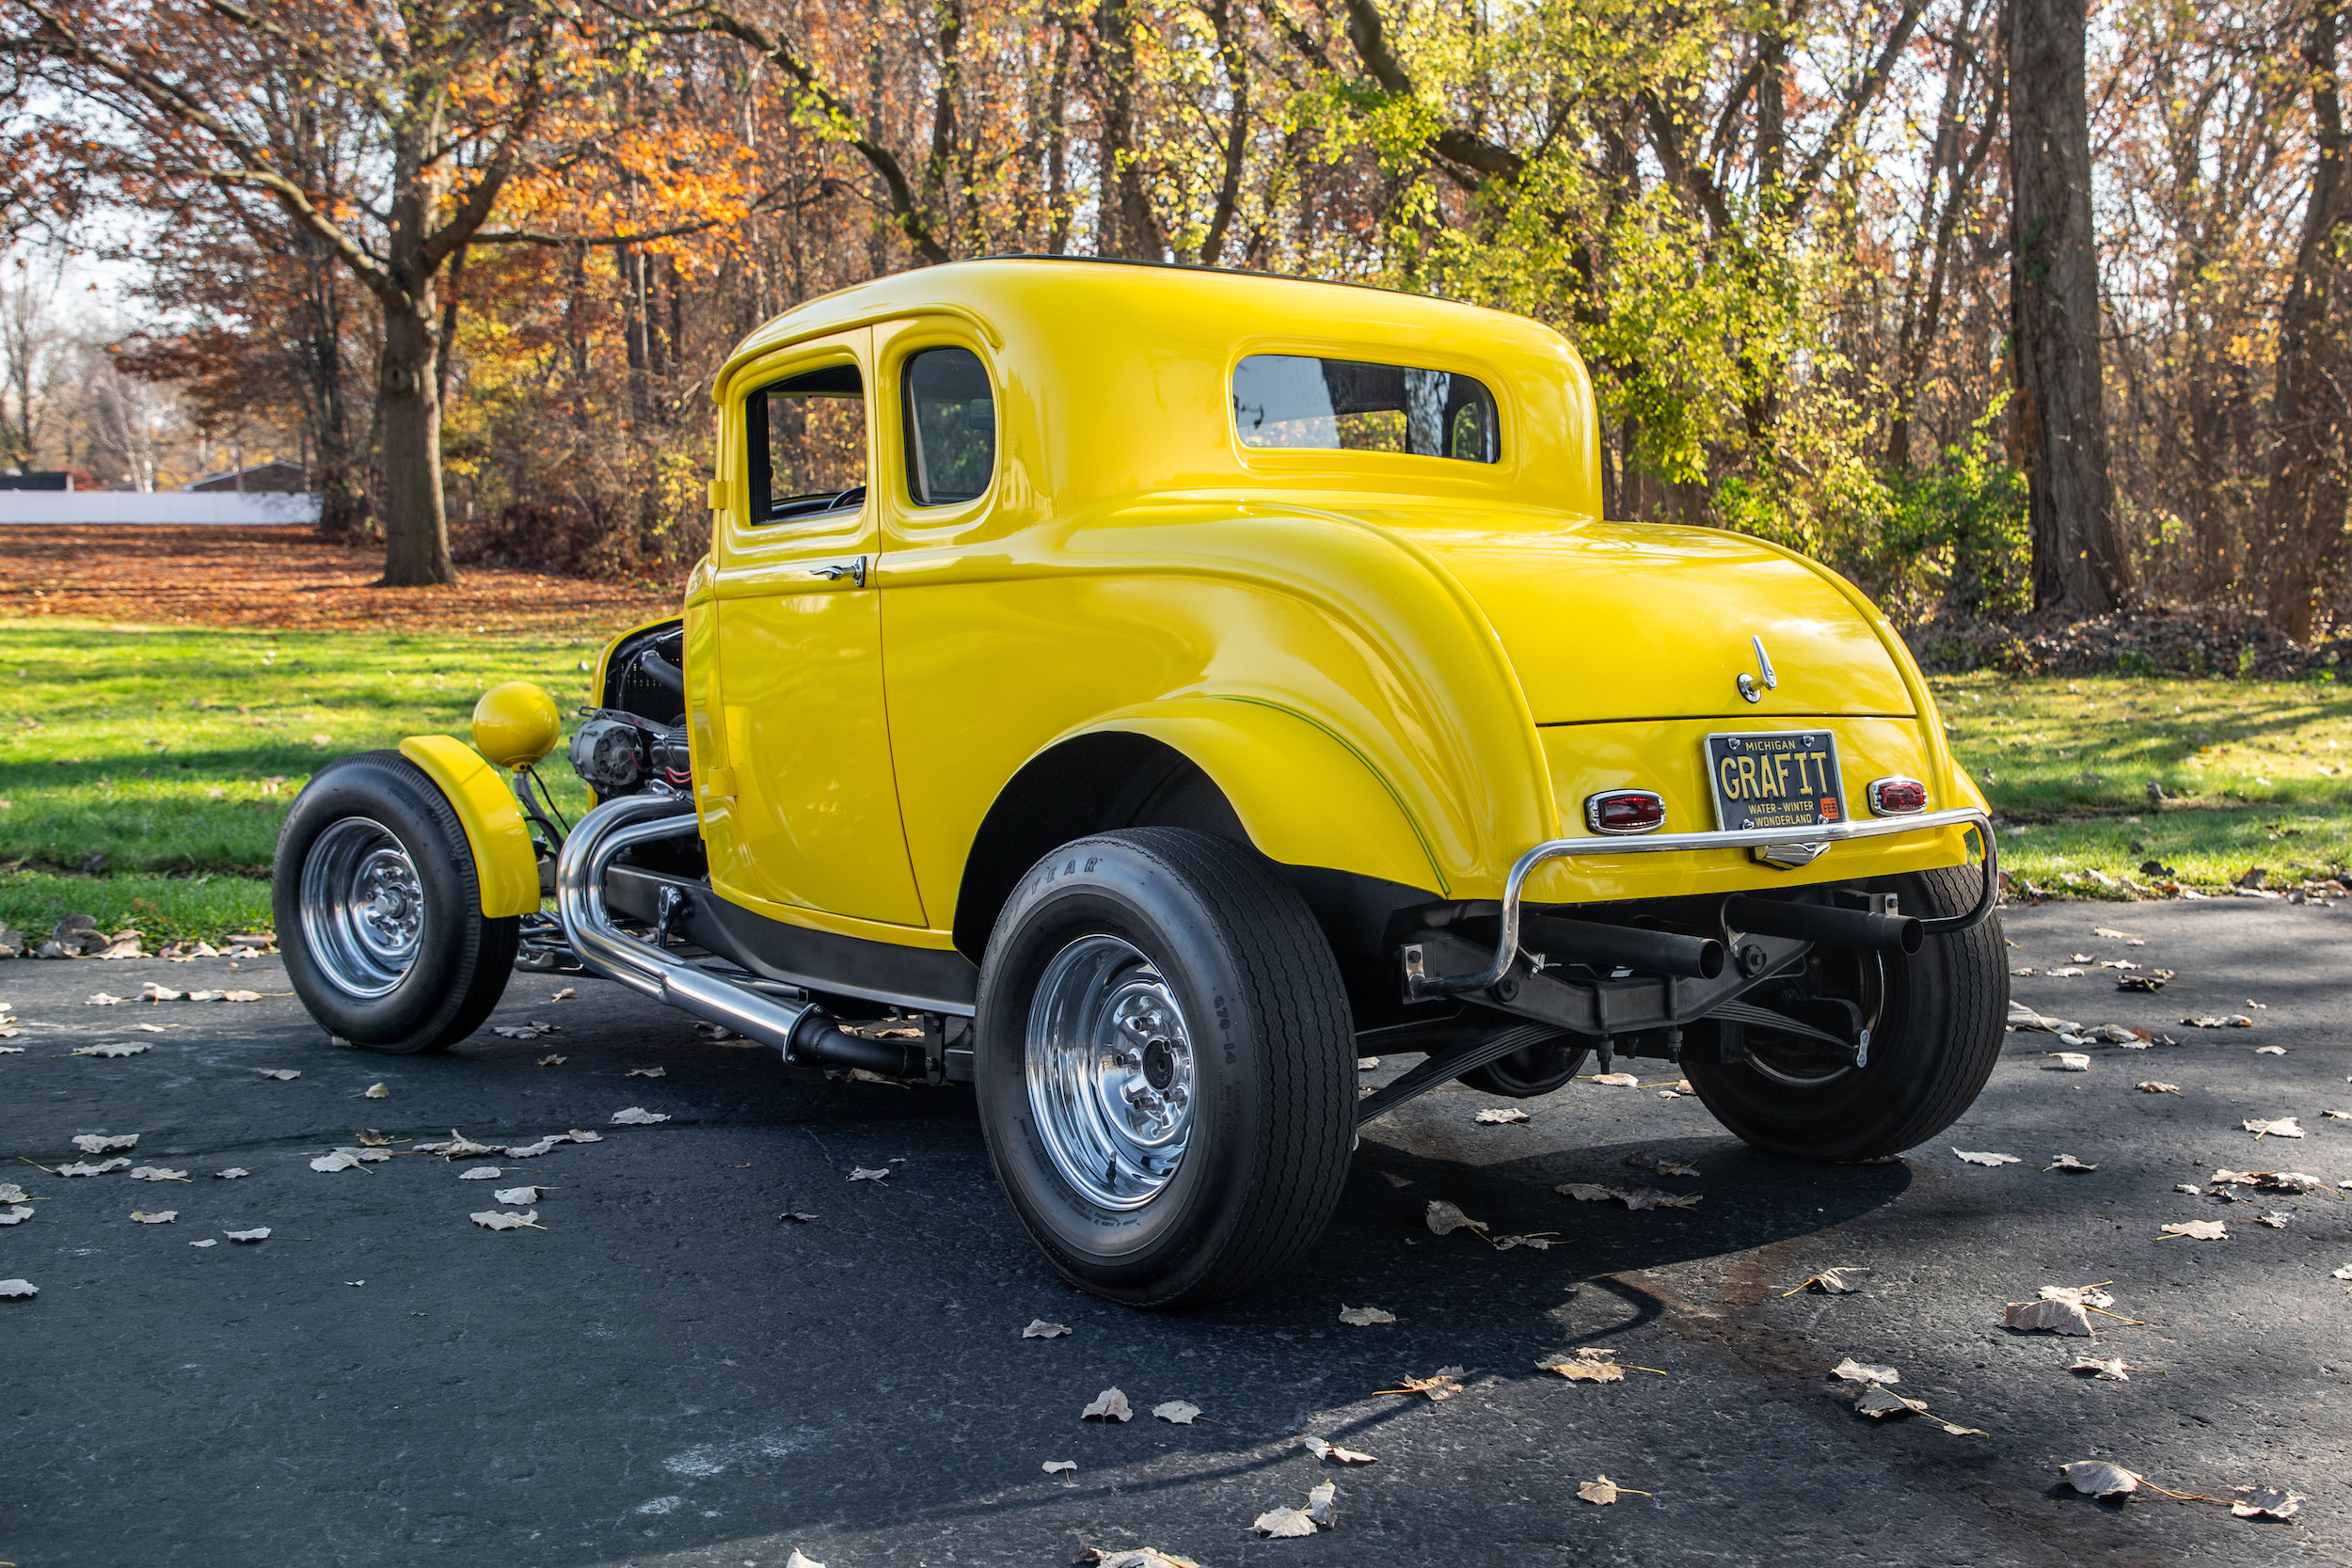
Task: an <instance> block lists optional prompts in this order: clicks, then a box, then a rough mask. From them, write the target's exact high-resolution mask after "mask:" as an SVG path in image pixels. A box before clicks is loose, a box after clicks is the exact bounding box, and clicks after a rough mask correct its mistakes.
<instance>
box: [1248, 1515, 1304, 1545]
mask: <svg viewBox="0 0 2352 1568" xmlns="http://www.w3.org/2000/svg"><path fill="white" fill-rule="evenodd" d="M1250 1528H1253V1529H1255V1530H1256V1531H1257V1532H1258V1533H1259V1534H1260V1535H1263V1536H1269V1537H1273V1538H1275V1539H1278V1540H1279V1539H1281V1538H1283V1537H1296V1536H1302V1535H1312V1534H1314V1532H1315V1522H1314V1521H1313V1520H1312V1519H1310V1518H1309V1517H1307V1511H1306V1510H1305V1509H1303V1508H1276V1509H1269V1510H1267V1511H1266V1512H1265V1513H1261V1514H1259V1515H1258V1517H1257V1518H1256V1520H1254V1521H1253V1522H1252V1524H1251V1527H1250Z"/></svg>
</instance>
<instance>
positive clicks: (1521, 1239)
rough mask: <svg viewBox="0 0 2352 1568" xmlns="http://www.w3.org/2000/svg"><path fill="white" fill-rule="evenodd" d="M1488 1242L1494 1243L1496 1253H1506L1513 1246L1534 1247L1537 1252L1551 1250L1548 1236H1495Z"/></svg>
mask: <svg viewBox="0 0 2352 1568" xmlns="http://www.w3.org/2000/svg"><path fill="white" fill-rule="evenodd" d="M1489 1240H1491V1241H1492V1242H1493V1243H1494V1244H1495V1250H1496V1251H1497V1252H1508V1251H1510V1250H1511V1249H1512V1248H1513V1247H1515V1246H1527V1247H1534V1249H1535V1250H1536V1251H1537V1252H1549V1251H1550V1250H1551V1247H1552V1245H1553V1243H1552V1241H1551V1238H1550V1237H1549V1235H1544V1236H1495V1237H1491V1238H1489Z"/></svg>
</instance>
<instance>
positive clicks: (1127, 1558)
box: [785, 1546, 1200, 1568]
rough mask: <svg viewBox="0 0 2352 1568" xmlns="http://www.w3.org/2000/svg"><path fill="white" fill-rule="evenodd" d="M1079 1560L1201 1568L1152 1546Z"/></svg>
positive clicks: (1131, 1567)
mask: <svg viewBox="0 0 2352 1568" xmlns="http://www.w3.org/2000/svg"><path fill="white" fill-rule="evenodd" d="M1078 1560H1079V1561H1080V1562H1082V1563H1087V1564H1089V1568H1200V1564H1199V1563H1198V1562H1195V1561H1193V1560H1192V1559H1190V1558H1188V1557H1182V1556H1179V1555H1178V1554H1176V1553H1174V1552H1163V1551H1158V1550H1156V1549H1154V1548H1152V1547H1150V1546H1137V1547H1136V1548H1134V1549H1133V1550H1130V1551H1110V1552H1106V1551H1104V1550H1103V1549H1102V1548H1101V1547H1099V1546H1089V1547H1087V1548H1086V1549H1085V1550H1084V1551H1082V1552H1080V1553H1079V1554H1078ZM785 1568H792V1565H791V1564H790V1563H787V1564H785Z"/></svg>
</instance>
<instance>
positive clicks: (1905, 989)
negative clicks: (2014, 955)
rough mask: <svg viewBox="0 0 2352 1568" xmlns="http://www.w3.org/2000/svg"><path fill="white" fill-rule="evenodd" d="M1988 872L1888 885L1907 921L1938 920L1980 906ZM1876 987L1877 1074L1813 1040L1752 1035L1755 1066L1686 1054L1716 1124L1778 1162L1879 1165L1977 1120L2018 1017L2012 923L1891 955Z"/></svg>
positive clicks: (1873, 1056) (1951, 870) (1873, 1053)
mask: <svg viewBox="0 0 2352 1568" xmlns="http://www.w3.org/2000/svg"><path fill="white" fill-rule="evenodd" d="M1981 875H1982V872H1981V868H1980V867H1977V866H1971V865H1960V866H1951V867H1947V868H1946V869H1943V870H1939V871H1925V872H1920V873H1917V874H1915V875H1913V876H1907V877H1900V878H1894V879H1889V881H1888V883H1887V887H1888V888H1889V890H1891V891H1894V892H1897V893H1899V895H1900V896H1901V899H1902V907H1903V909H1904V911H1906V912H1909V913H1914V914H1918V915H1921V916H1924V917H1929V918H1933V917H1937V916H1947V915H1953V914H1958V913H1961V912H1963V911H1966V910H1968V909H1970V908H1972V907H1973V906H1974V905H1975V903H1976V901H1977V895H1978V894H1979V891H1980V890H1981V887H1982V883H1981V881H1980V880H1979V878H1980V877H1981ZM1846 957H1848V958H1851V957H1852V956H1851V955H1847V956H1846ZM1871 979H1872V982H1873V984H1874V985H1875V987H1876V990H1877V995H1876V996H1875V997H1872V996H1871V995H1870V989H1871V988H1870V987H1863V988H1859V989H1858V994H1859V995H1861V996H1862V997H1863V999H1864V1001H1865V1003H1866V1004H1867V1003H1870V1002H1873V1001H1874V1002H1875V1009H1874V1010H1875V1011H1876V1013H1877V1016H1878V1026H1877V1027H1876V1028H1875V1029H1873V1031H1872V1034H1871V1040H1870V1053H1869V1061H1868V1063H1867V1065H1866V1066H1864V1067H1861V1068H1858V1069H1857V1068H1852V1067H1843V1068H1838V1067H1834V1066H1832V1065H1830V1064H1827V1063H1824V1062H1821V1061H1820V1060H1818V1059H1817V1058H1816V1057H1814V1056H1812V1055H1809V1054H1808V1053H1809V1051H1810V1048H1809V1047H1808V1046H1807V1045H1806V1043H1805V1042H1804V1041H1803V1040H1801V1039H1798V1038H1796V1037H1787V1036H1783V1037H1770V1036H1768V1035H1766V1034H1765V1032H1764V1031H1761V1030H1757V1029H1753V1028H1751V1029H1750V1030H1749V1031H1748V1036H1749V1039H1748V1049H1749V1051H1750V1053H1752V1056H1753V1058H1754V1059H1753V1060H1752V1061H1748V1062H1724V1061H1721V1060H1719V1059H1717V1058H1716V1055H1715V1053H1714V1051H1713V1049H1712V1047H1711V1046H1710V1047H1708V1048H1706V1049H1703V1050H1696V1051H1692V1052H1690V1053H1686V1054H1685V1056H1684V1057H1683V1062H1682V1069H1683V1071H1684V1073H1685V1074H1686V1075H1687V1076H1688V1077H1689V1078H1690V1080H1691V1086H1692V1088H1694V1089H1696V1090H1697V1091H1698V1095H1699V1099H1700V1100H1701V1101H1704V1102H1705V1104H1706V1106H1707V1108H1708V1110H1709V1111H1711V1112H1713V1113H1714V1115H1715V1119H1716V1120H1718V1121H1720V1122H1722V1123H1723V1124H1724V1127H1726V1128H1728V1129H1730V1131H1731V1132H1734V1133H1735V1134H1737V1135H1738V1136H1739V1137H1740V1138H1741V1139H1742V1140H1744V1141H1745V1142H1747V1143H1750V1144H1753V1145H1755V1146H1756V1148H1761V1149H1765V1150H1767V1151H1769V1152H1771V1153H1773V1154H1786V1155H1790V1156H1794V1157H1795V1158H1798V1159H1804V1160H1829V1161H1854V1160H1875V1159H1880V1158H1883V1157H1884V1156H1886V1155H1890V1154H1899V1153H1901V1152H1902V1151H1903V1150H1904V1149H1907V1148H1916V1147H1918V1146H1919V1145H1920V1144H1923V1143H1925V1142H1926V1141H1927V1140H1928V1139H1930V1138H1932V1137H1934V1136H1935V1135H1936V1134H1937V1133H1938V1132H1943V1131H1944V1129H1946V1128H1947V1127H1949V1126H1950V1125H1951V1124H1952V1123H1953V1122H1955V1121H1958V1120H1959V1119H1960V1118H1961V1117H1962V1116H1963V1115H1965V1114H1966V1112H1967V1110H1968V1107H1969V1106H1970V1105H1972V1104H1974V1103H1975V1102H1976V1099H1977V1096H1978V1094H1979V1092H1980V1091H1981V1090H1982V1089H1983V1088H1984V1085H1985V1080H1986V1079H1988V1078H1990V1077H1991V1076H1992V1075H1993V1069H1994V1064H1995V1063H1997V1062H1998V1061H1999V1060H2000V1055H2001V1039H2002V1036H2003V1033H2004V1031H2005V1027H2006V1025H2007V1022H2008V1017H2009V968H2008V965H2007V964H2006V963H2005V962H2004V961H2003V957H2002V947H2001V921H2000V916H1999V915H1997V914H1993V915H1987V916H1986V917H1985V919H1984V920H1983V921H1982V922H1981V923H1980V924H1979V925H1978V926H1976V927H1974V928H1972V929H1969V930H1966V931H1956V932H1953V933H1950V934H1948V935H1946V936H1931V937H1930V938H1928V939H1927V942H1926V943H1925V944H1924V945H1923V946H1922V947H1921V948H1920V949H1919V951H1918V952H1917V953H1915V954H1912V955H1910V956H1908V957H1906V956H1904V955H1903V954H1900V953H1888V954H1885V955H1883V959H1882V960H1881V967H1880V968H1879V969H1878V971H1877V972H1876V974H1873V975H1872V976H1871ZM1757 999H1758V1000H1759V1001H1764V1002H1765V1003H1766V1005H1767V1006H1770V1005H1771V1000H1772V999H1770V998H1768V997H1766V996H1763V995H1761V994H1759V996H1758V998H1757ZM1870 1010H1873V1009H1872V1008H1871V1007H1869V1006H1867V1005H1866V1006H1865V1013H1866V1016H1867V1012H1869V1011H1870Z"/></svg>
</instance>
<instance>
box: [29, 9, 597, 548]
mask: <svg viewBox="0 0 2352 1568" xmlns="http://www.w3.org/2000/svg"><path fill="white" fill-rule="evenodd" d="M0 16H5V17H7V19H8V30H9V32H10V33H11V34H12V35H13V37H12V38H11V39H9V40H7V41H6V45H5V46H6V47H7V49H8V51H9V52H10V53H11V54H12V55H14V56H16V57H17V58H19V59H24V58H28V57H32V56H35V55H38V56H39V57H40V59H42V60H43V61H44V62H46V63H48V64H50V65H51V66H53V67H55V68H56V73H57V79H58V81H59V83H60V85H61V86H63V87H66V88H68V89H70V91H71V92H72V94H73V95H74V103H76V104H77V105H78V106H79V108H80V109H81V111H82V112H83V113H84V114H85V115H86V116H88V117H90V118H89V119H85V120H83V121H81V122H79V124H80V127H81V128H82V129H83V131H84V139H83V144H82V149H81V150H82V154H83V161H84V166H85V167H86V168H87V170H88V171H90V172H92V173H95V174H98V175H101V176H103V177H104V178H106V179H109V180H111V181H112V182H114V183H115V184H116V186H117V188H118V189H119V191H120V193H121V194H122V195H123V197H124V198H127V199H130V200H133V201H136V202H142V203H146V204H150V205H162V204H168V203H171V202H175V201H179V200H187V199H193V198H195V197H196V196H198V195H199V194H200V193H203V192H206V191H210V192H211V193H213V194H214V195H215V197H216V198H221V199H230V198H235V197H238V196H243V195H246V194H248V193H249V194H252V195H256V196H259V197H262V198H265V199H266V200H268V201H270V202H272V203H274V204H275V205H276V207H277V208H278V212H279V213H280V214H283V219H284V221H285V222H286V223H287V224H289V225H291V226H293V227H294V228H295V229H298V230H301V231H302V232H303V233H304V234H306V235H307V236H310V238H312V239H314V240H315V241H316V242H317V243H318V244H319V245H321V246H323V247H324V248H325V250H326V252H327V253H328V254H330V255H332V257H333V258H334V259H335V261H336V262H337V263H338V264H340V265H341V266H342V268H343V269H345V270H346V271H348V272H349V274H350V275H351V276H352V277H355V278H356V279H357V280H358V283H359V284H360V285H361V286H362V287H363V288H364V289H365V290H366V291H367V293H369V294H370V295H371V296H373V300H374V303H375V306H376V308H377V309H378V311H379V312H380V316H381V322H382V336H381V340H380V341H381V349H380V353H379V355H378V359H377V368H376V408H377V419H378V420H379V421H380V426H381V430H382V436H381V451H380V458H379V462H380V468H381V473H382V506H381V509H380V515H381V517H382V521H383V525H384V531H385V569H384V579H383V580H384V581H385V582H386V583H387V584H391V585H403V586H407V585H419V584H432V583H448V582H453V581H454V580H455V578H456V573H455V569H454V567H453V565H452V563H451V560H450V548H449V528H448V518H447V515H446V514H445V511H444V507H443V499H442V489H441V451H440V416H441V411H440V404H439V401H438V399H437V395H436V394H437V388H436V384H435V377H434V364H435V359H436V350H437V343H438V335H439V330H440V302H439V299H438V295H437V285H438V282H439V279H440V277H441V274H442V271H443V269H444V268H445V267H446V266H447V265H448V263H449V261H450V258H451V257H452V256H453V254H455V253H456V251H457V250H458V249H459V248H460V247H461V246H463V245H465V244H466V243H467V242H468V241H469V239H471V238H472V237H473V236H474V235H475V234H476V233H477V232H478V231H479V230H482V229H483V228H484V227H485V224H486V223H487V222H488V221H489V218H490V215H491V214H492V213H493V212H494V211H495V210H496V209H497V206H498V203H499V199H500V197H501V194H502V193H503V192H504V190H505V188H506V186H507V184H508V182H510V181H511V180H513V179H514V177H515V176H516V173H517V172H518V171H519V170H520V169H522V168H524V167H526V166H529V165H531V164H532V162H533V161H534V160H538V159H544V158H545V157H547V156H548V152H549V138H548V137H547V136H544V135H542V130H543V127H542V123H541V122H542V120H543V118H545V116H546V113H547V110H548V101H549V97H550V94H551V92H552V91H554V90H555V89H556V88H557V87H558V86H559V85H568V81H569V79H570V78H572V77H573V76H575V75H576V74H578V73H580V72H581V71H584V70H585V69H587V64H588V62H587V60H586V58H585V50H584V48H583V43H582V40H580V37H579V36H578V35H577V33H576V32H575V30H574V28H573V26H572V24H570V23H569V22H568V21H566V20H565V17H564V12H563V11H562V10H561V9H560V8H558V7H556V6H555V5H554V4H552V3H551V0H546V3H543V0H389V3H387V4H383V5H370V4H367V3H366V0H307V3H303V4H293V3H289V0H254V3H253V4H252V5H250V6H246V5H242V4H238V3H237V0H164V3H161V4H138V3H135V0H0ZM323 102H325V103H333V104H335V105H337V106H338V107H339V108H340V109H342V110H344V111H347V113H345V114H344V115H342V116H339V117H337V118H336V119H332V120H322V119H321V118H320V116H319V115H318V113H317V109H318V106H319V105H320V104H321V103H323ZM320 136H328V137H332V138H335V139H336V141H337V145H336V146H334V147H333V148H332V149H331V150H330V151H327V152H326V153H324V154H323V153H322V150H321V149H319V148H318V147H317V146H316V145H315V142H316V138H318V137H320ZM330 170H331V171H332V174H333V176H334V177H333V178H331V179H330V178H329V171H330Z"/></svg>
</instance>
